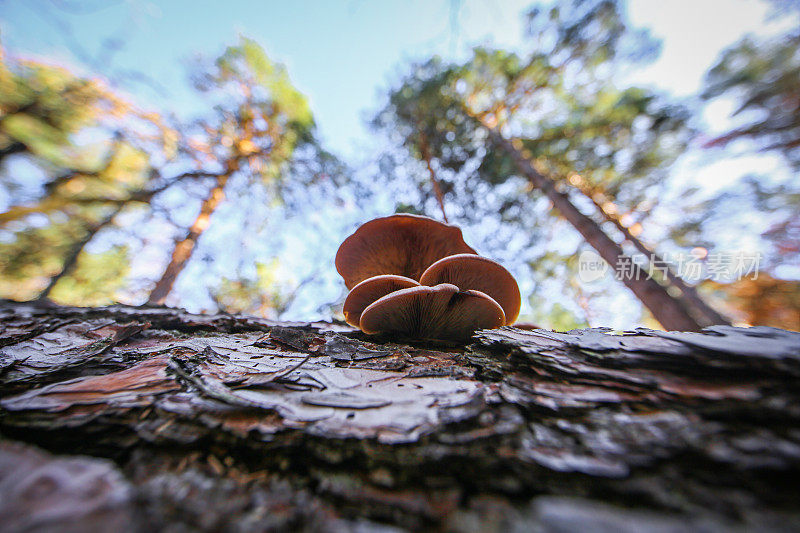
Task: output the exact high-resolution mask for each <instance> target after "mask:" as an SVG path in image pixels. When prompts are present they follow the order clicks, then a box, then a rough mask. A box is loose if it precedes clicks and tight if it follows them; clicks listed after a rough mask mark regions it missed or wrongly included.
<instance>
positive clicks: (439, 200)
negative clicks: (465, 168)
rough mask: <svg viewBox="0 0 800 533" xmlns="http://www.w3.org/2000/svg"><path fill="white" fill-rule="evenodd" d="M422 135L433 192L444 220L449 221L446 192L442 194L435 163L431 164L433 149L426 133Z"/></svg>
mask: <svg viewBox="0 0 800 533" xmlns="http://www.w3.org/2000/svg"><path fill="white" fill-rule="evenodd" d="M420 135H421V136H420V151H421V152H422V154H421V155H422V159H423V160H424V161H425V166H426V167H427V168H428V175H429V176H430V180H431V185H432V186H433V194H434V196H436V202H437V203H438V204H439V209H440V210H441V212H442V220H444V222H445V223H447V222H449V221H448V220H447V213H446V212H445V210H444V194H442V187H441V186H440V185H439V180H438V179H436V172H434V170H433V165H431V151H430V147H429V146H428V140H427V139H426V138H425V134H424V133H422V134H420Z"/></svg>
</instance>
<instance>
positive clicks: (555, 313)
mask: <svg viewBox="0 0 800 533" xmlns="http://www.w3.org/2000/svg"><path fill="white" fill-rule="evenodd" d="M531 304H532V305H536V304H539V305H541V302H539V301H533V302H531ZM525 318H526V320H530V322H533V323H534V324H535V325H537V326H539V327H542V328H545V329H552V330H555V331H570V330H573V329H581V328H587V327H589V324H587V323H586V321H585V320H581V319H580V318H578V317H577V316H576V315H575V314H574V313H573V312H572V311H570V310H569V309H567V308H566V307H565V306H563V305H562V304H560V303H558V302H555V303H553V304H552V305H550V306H549V307H547V308H542V307H534V310H533V312H532V313H531V314H530V315H529V316H526V317H525Z"/></svg>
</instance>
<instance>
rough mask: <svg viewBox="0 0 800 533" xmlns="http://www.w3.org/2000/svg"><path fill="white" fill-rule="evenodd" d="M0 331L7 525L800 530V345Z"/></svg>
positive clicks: (213, 327) (180, 328)
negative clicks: (462, 341)
mask: <svg viewBox="0 0 800 533" xmlns="http://www.w3.org/2000/svg"><path fill="white" fill-rule="evenodd" d="M0 327H2V332H0V408H1V410H0V530H4V531H27V530H32V529H33V530H36V529H39V530H60V531H61V530H67V531H69V530H73V531H88V530H91V531H95V530H112V529H113V530H117V531H119V530H126V531H127V530H132V531H136V530H140V531H151V530H170V531H172V530H177V531H181V530H187V529H188V530H204V531H205V530H246V531H261V530H263V531H274V530H297V529H302V530H319V531H328V530H330V531H348V530H350V531H371V530H375V531H394V530H396V529H392V528H398V529H401V530H403V529H421V528H425V529H440V530H453V531H507V530H511V531H530V530H539V531H588V530H592V531H615V532H619V531H642V530H654V531H690V530H691V531H695V530H704V531H722V530H724V531H727V530H731V529H753V528H758V529H759V530H762V531H763V530H774V531H787V530H798V531H800V508H798V505H797V504H798V502H800V483H798V481H797V480H798V478H799V477H800V476H799V474H800V424H799V423H798V422H799V421H800V333H795V332H789V331H783V330H778V329H774V328H766V327H755V328H747V329H745V328H733V327H716V328H709V329H707V330H705V331H704V332H703V333H680V332H660V331H652V330H645V329H640V330H637V331H634V332H611V331H606V330H601V329H588V330H576V331H571V332H566V333H557V332H552V331H546V330H540V329H539V330H531V331H527V330H520V329H516V328H513V327H504V328H500V329H497V330H485V331H481V332H478V333H477V334H476V336H475V337H474V339H473V342H471V343H470V344H466V345H464V344H445V343H437V344H431V343H424V342H403V341H402V340H399V339H391V338H379V337H378V338H376V337H367V336H365V335H364V334H362V333H361V332H359V331H356V330H353V329H352V328H350V327H349V326H346V325H344V324H340V323H330V322H316V323H286V322H274V321H268V320H263V319H257V318H252V317H238V316H231V315H193V314H189V313H187V312H185V311H182V310H179V309H170V308H165V307H127V306H111V307H104V308H75V307H59V306H54V305H46V304H41V303H40V304H31V303H24V304H20V303H13V302H3V303H2V304H1V305H0Z"/></svg>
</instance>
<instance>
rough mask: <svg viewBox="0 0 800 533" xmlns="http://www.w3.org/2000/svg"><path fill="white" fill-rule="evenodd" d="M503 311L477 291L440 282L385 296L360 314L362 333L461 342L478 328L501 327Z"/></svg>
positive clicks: (503, 316)
mask: <svg viewBox="0 0 800 533" xmlns="http://www.w3.org/2000/svg"><path fill="white" fill-rule="evenodd" d="M505 321H506V317H505V315H504V314H503V308H502V307H500V305H499V304H498V303H497V302H495V301H494V300H493V299H492V298H491V297H489V296H487V295H486V294H484V293H482V292H480V291H459V290H458V287H456V286H455V285H450V284H447V283H443V284H441V285H436V286H435V287H426V286H419V287H411V288H408V289H401V290H399V291H396V292H393V293H391V294H387V295H386V296H384V297H383V298H380V299H379V300H377V301H376V302H374V303H373V304H371V305H370V306H368V307H367V308H366V309H364V311H363V312H362V313H361V323H360V326H361V329H362V331H364V333H369V334H375V333H396V334H400V335H404V336H408V337H413V338H419V339H439V340H455V341H463V340H467V339H469V338H470V337H471V336H472V334H473V333H474V332H475V331H476V330H478V329H489V328H497V327H500V326H502V325H503V324H505Z"/></svg>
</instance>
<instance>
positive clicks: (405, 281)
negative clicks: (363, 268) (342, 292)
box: [342, 274, 419, 327]
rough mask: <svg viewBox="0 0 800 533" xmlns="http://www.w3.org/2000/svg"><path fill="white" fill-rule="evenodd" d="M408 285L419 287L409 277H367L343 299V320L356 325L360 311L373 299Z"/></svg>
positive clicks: (405, 287)
mask: <svg viewBox="0 0 800 533" xmlns="http://www.w3.org/2000/svg"><path fill="white" fill-rule="evenodd" d="M409 287H419V283H417V282H416V281H414V280H413V279H411V278H406V277H403V276H395V275H394V274H384V275H382V276H373V277H371V278H367V279H365V280H364V281H362V282H361V283H359V284H358V285H356V286H355V287H353V290H351V291H350V293H349V294H348V295H347V298H345V300H344V307H343V309H342V311H343V312H344V319H345V321H346V322H347V323H348V324H350V325H351V326H355V327H358V326H359V323H360V321H361V313H362V312H363V311H364V309H366V308H367V306H369V305H370V304H371V303H372V302H374V301H375V300H377V299H379V298H382V297H384V296H386V295H387V294H389V293H392V292H395V291H399V290H400V289H407V288H409Z"/></svg>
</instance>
